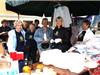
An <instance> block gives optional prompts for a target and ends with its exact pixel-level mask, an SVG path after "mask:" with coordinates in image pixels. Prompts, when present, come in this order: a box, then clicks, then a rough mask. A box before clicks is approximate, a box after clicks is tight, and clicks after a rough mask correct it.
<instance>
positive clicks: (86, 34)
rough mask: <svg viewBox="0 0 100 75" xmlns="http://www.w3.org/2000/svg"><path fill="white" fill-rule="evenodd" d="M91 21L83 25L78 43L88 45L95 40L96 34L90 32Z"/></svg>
mask: <svg viewBox="0 0 100 75" xmlns="http://www.w3.org/2000/svg"><path fill="white" fill-rule="evenodd" d="M90 24H91V23H90V22H89V20H84V21H83V24H82V31H81V32H80V33H79V35H78V36H77V41H80V42H83V43H88V42H91V41H92V40H93V38H94V33H93V32H92V31H91V30H90Z"/></svg>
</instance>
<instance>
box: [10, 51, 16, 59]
mask: <svg viewBox="0 0 100 75" xmlns="http://www.w3.org/2000/svg"><path fill="white" fill-rule="evenodd" d="M10 58H12V60H13V61H14V60H16V51H15V52H10Z"/></svg>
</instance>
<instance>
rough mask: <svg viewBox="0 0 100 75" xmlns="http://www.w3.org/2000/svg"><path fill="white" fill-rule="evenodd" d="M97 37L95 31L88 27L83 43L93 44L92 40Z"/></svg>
mask: <svg viewBox="0 0 100 75" xmlns="http://www.w3.org/2000/svg"><path fill="white" fill-rule="evenodd" d="M81 33H82V31H81V32H80V33H79V35H80V34H81ZM94 38H95V35H94V34H93V32H92V31H91V30H90V28H88V29H87V30H86V33H85V35H84V38H83V41H82V42H83V43H84V44H86V45H91V42H92V41H93V40H94Z"/></svg>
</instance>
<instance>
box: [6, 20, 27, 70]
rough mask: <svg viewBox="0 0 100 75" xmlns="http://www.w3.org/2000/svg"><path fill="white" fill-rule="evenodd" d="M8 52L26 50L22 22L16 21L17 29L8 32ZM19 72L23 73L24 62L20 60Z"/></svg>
mask: <svg viewBox="0 0 100 75" xmlns="http://www.w3.org/2000/svg"><path fill="white" fill-rule="evenodd" d="M8 36H9V38H8V42H7V46H8V51H9V52H14V51H17V52H24V49H25V32H24V31H23V30H22V22H21V21H20V20H17V21H15V29H13V30H11V31H9V32H8ZM18 63H19V72H22V68H23V66H24V60H19V61H18Z"/></svg>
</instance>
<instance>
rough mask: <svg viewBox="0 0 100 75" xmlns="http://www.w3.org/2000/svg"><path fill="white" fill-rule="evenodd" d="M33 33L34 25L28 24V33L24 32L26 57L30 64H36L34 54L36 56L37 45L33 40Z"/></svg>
mask: <svg viewBox="0 0 100 75" xmlns="http://www.w3.org/2000/svg"><path fill="white" fill-rule="evenodd" d="M34 32H35V26H34V24H30V26H29V31H27V32H26V35H25V39H26V52H25V54H26V56H27V59H28V60H32V63H35V62H36V54H37V43H36V41H35V40H34Z"/></svg>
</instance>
